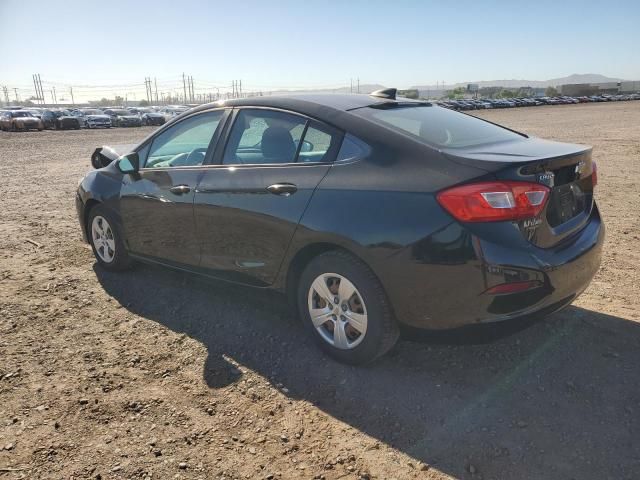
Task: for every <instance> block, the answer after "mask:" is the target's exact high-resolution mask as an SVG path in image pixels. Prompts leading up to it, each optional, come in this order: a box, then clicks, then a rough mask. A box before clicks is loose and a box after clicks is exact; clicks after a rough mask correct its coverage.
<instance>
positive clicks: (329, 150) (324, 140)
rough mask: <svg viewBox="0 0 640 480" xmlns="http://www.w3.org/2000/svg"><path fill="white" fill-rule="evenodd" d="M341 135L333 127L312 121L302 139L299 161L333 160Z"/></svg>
mask: <svg viewBox="0 0 640 480" xmlns="http://www.w3.org/2000/svg"><path fill="white" fill-rule="evenodd" d="M339 140H340V135H338V132H336V131H334V130H333V129H330V128H327V127H325V126H324V125H321V124H320V123H318V122H315V121H311V122H309V125H308V126H307V130H306V132H305V134H304V138H303V139H302V146H301V147H300V153H299V154H298V162H302V163H308V162H327V161H331V160H333V158H332V157H333V156H335V155H333V152H334V151H335V150H337V143H338V142H339Z"/></svg>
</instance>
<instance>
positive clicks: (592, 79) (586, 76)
mask: <svg viewBox="0 0 640 480" xmlns="http://www.w3.org/2000/svg"><path fill="white" fill-rule="evenodd" d="M620 80H621V79H619V78H611V77H605V76H604V75H599V74H597V73H574V74H573V75H569V76H568V77H561V78H551V79H549V80H517V79H511V80H483V81H476V82H473V81H471V82H460V83H453V84H445V85H443V84H442V83H440V84H438V85H418V86H414V87H409V89H416V90H419V91H420V92H421V94H422V95H425V96H429V91H431V92H432V93H435V92H436V91H441V90H451V89H453V88H456V87H466V86H467V84H469V83H476V84H478V85H479V86H480V87H505V88H519V87H538V88H546V87H549V86H552V87H557V86H558V85H566V84H568V83H604V82H619V81H620ZM392 86H396V85H379V84H366V85H364V84H363V85H360V93H371V92H374V91H376V90H380V89H381V88H388V87H392ZM398 87H399V88H401V86H400V85H398ZM351 92H352V90H351V87H350V86H346V87H338V88H325V89H317V88H315V89H311V88H309V89H305V90H274V91H270V92H269V95H286V94H292V93H351ZM353 93H357V86H356V85H354V86H353Z"/></svg>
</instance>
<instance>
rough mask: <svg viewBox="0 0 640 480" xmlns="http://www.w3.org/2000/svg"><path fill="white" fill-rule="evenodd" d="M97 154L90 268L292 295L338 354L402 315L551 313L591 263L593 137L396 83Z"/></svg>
mask: <svg viewBox="0 0 640 480" xmlns="http://www.w3.org/2000/svg"><path fill="white" fill-rule="evenodd" d="M120 154H125V155H124V156H120ZM114 160H116V161H114ZM92 163H93V164H94V166H96V167H101V168H99V169H97V170H95V171H92V172H91V173H89V174H88V175H87V176H86V177H85V178H84V179H83V180H82V182H81V183H80V185H79V188H78V192H77V198H76V205H77V211H78V216H79V220H80V225H81V227H82V232H83V234H84V235H85V237H86V238H87V239H88V241H89V242H90V244H91V246H92V247H93V251H94V254H95V257H96V259H97V262H98V264H99V265H100V266H101V267H103V268H105V269H109V270H123V269H126V268H127V267H128V266H129V265H130V264H131V261H132V260H141V261H146V262H153V263H158V264H162V265H166V266H169V267H174V268H179V269H182V270H188V271H192V272H195V273H199V274H203V275H207V276H210V277H214V278H217V279H222V280H226V281H229V282H235V283H240V284H245V285H250V286H254V287H259V288H273V289H277V290H280V291H283V292H286V293H287V294H288V296H289V299H290V300H291V301H292V302H293V303H294V304H295V306H296V308H297V311H298V312H299V316H300V318H301V319H302V321H303V322H304V324H305V325H306V327H307V328H308V330H309V332H311V334H312V335H313V336H314V338H315V339H316V340H317V342H318V344H319V345H320V346H321V347H322V348H323V349H325V350H326V351H327V352H328V353H329V354H330V355H332V356H334V357H335V358H337V359H339V360H341V361H345V362H349V363H355V364H360V363H365V362H369V361H371V360H373V359H375V358H376V357H378V356H380V355H382V354H383V353H385V352H386V351H387V350H389V349H390V348H391V347H392V346H393V345H394V343H395V342H396V340H397V338H398V335H399V331H400V329H399V327H400V326H402V325H408V326H412V327H419V328H425V329H450V328H454V327H460V326H465V325H470V324H477V323H481V322H497V321H508V320H511V319H514V318H516V317H523V316H529V315H531V314H534V313H536V314H548V313H551V312H554V311H556V310H558V309H561V308H563V307H565V306H567V305H569V304H570V303H571V302H572V301H573V300H574V299H575V298H576V297H577V296H578V295H580V293H582V291H583V290H584V289H585V288H586V287H587V285H588V284H589V282H590V281H591V279H592V277H593V276H594V274H595V272H596V270H597V269H598V266H599V264H600V255H601V248H602V244H603V237H604V226H603V223H602V221H601V219H600V214H599V212H598V208H597V206H596V203H595V201H594V187H595V185H596V178H597V177H596V169H595V163H594V162H593V161H592V159H591V148H590V147H587V146H582V145H573V144H565V143H557V142H551V141H545V140H541V139H535V138H529V137H528V136H527V135H525V134H522V133H518V132H515V131H512V130H509V129H506V128H503V127H500V126H497V125H494V124H492V123H489V122H486V121H483V120H480V119H477V118H474V117H471V116H468V115H465V114H462V113H458V112H454V111H452V110H448V109H446V108H441V107H438V106H435V105H432V104H430V103H427V102H421V101H410V100H405V99H396V97H395V91H394V90H393V89H390V90H385V91H381V92H378V93H376V94H372V95H370V96H369V95H299V96H291V97H257V98H248V99H237V100H229V101H225V102H220V103H213V104H209V105H203V106H200V107H197V108H195V109H193V110H190V111H189V112H186V113H185V114H183V115H181V116H179V117H176V118H175V119H173V120H172V121H170V122H168V123H167V124H166V125H164V126H163V127H161V128H159V129H158V130H157V131H156V132H154V133H153V134H151V135H150V136H149V137H147V138H146V139H145V140H144V141H143V142H142V143H140V144H139V145H137V146H123V147H122V148H121V149H120V150H118V148H108V147H102V148H98V149H97V150H96V151H95V152H94V154H93V156H92ZM203 321H206V319H203Z"/></svg>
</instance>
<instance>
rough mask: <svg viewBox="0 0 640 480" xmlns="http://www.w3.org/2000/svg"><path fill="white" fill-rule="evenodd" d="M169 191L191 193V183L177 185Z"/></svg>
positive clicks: (179, 193)
mask: <svg viewBox="0 0 640 480" xmlns="http://www.w3.org/2000/svg"><path fill="white" fill-rule="evenodd" d="M169 191H170V192H171V193H175V194H176V195H182V194H184V193H189V192H190V191H191V187H189V185H176V186H175V187H171V188H170V189H169Z"/></svg>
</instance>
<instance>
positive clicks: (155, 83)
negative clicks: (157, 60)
mask: <svg viewBox="0 0 640 480" xmlns="http://www.w3.org/2000/svg"><path fill="white" fill-rule="evenodd" d="M153 86H154V87H155V89H156V102H155V103H158V80H157V78H156V77H153Z"/></svg>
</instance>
